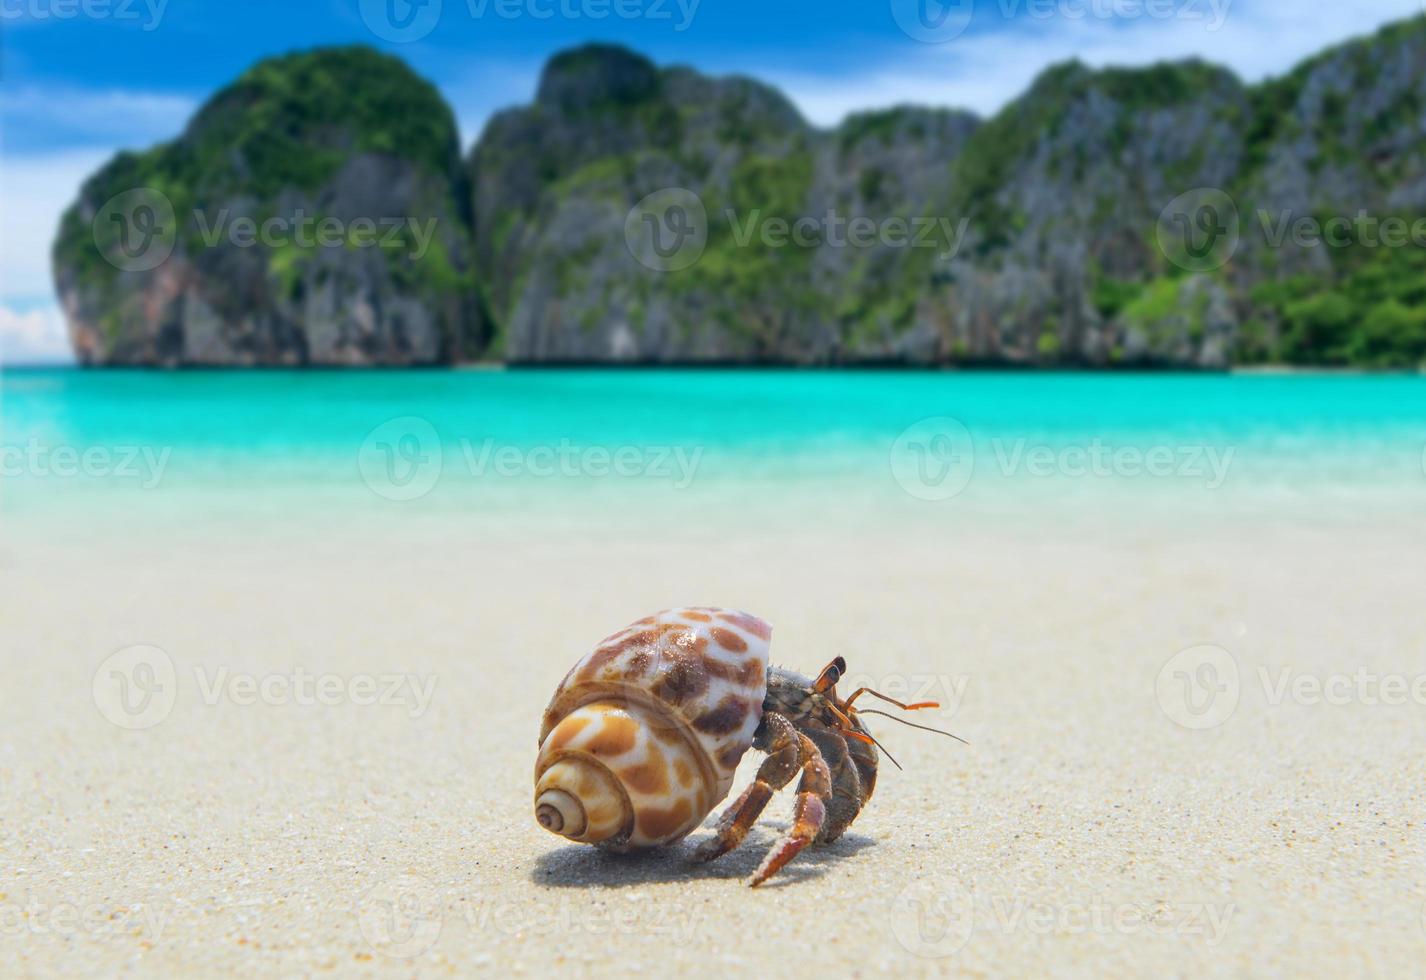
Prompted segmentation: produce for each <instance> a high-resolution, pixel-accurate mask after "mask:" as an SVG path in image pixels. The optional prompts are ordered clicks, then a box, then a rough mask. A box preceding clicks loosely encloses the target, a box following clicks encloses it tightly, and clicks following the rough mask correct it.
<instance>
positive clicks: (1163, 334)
mask: <svg viewBox="0 0 1426 980" xmlns="http://www.w3.org/2000/svg"><path fill="white" fill-rule="evenodd" d="M135 193H137V194H138V195H139V200H140V204H139V206H138V207H137V208H136V207H135V205H134V198H133V196H132V195H133V194H135ZM126 194H128V195H130V197H129V198H127V199H125V195H126ZM125 200H127V202H128V203H127V204H124V203H123V202H124V201H125ZM116 201H120V202H121V203H120V204H119V205H116V204H115V202H116ZM1424 206H1426V18H1416V19H1413V20H1410V21H1406V22H1403V23H1401V24H1397V25H1394V26H1391V27H1388V28H1386V29H1384V30H1383V31H1381V32H1379V33H1378V34H1377V35H1375V36H1373V37H1370V38H1365V39H1361V40H1358V41H1353V42H1350V43H1347V44H1344V45H1342V46H1340V47H1337V48H1334V49H1332V50H1330V51H1327V52H1325V53H1323V54H1321V55H1319V56H1317V57H1315V58H1313V59H1311V60H1309V61H1308V62H1306V63H1304V64H1302V65H1301V66H1299V67H1298V68H1296V69H1295V70H1293V71H1292V72H1290V73H1289V74H1287V75H1285V76H1283V77H1281V78H1276V79H1272V80H1269V81H1267V82H1264V83H1262V84H1258V85H1245V84H1243V83H1242V82H1241V81H1240V80H1239V79H1238V78H1237V77H1236V76H1234V75H1233V74H1232V73H1230V72H1228V71H1227V70H1225V69H1222V68H1218V67H1215V66H1213V65H1210V64H1206V63H1203V62H1198V61H1190V62H1182V63H1175V64H1162V65H1156V66H1153V67H1149V68H1143V69H1106V70H1091V69H1089V68H1087V67H1085V66H1083V65H1081V64H1079V63H1068V64H1064V65H1059V66H1056V67H1052V68H1050V69H1048V70H1047V71H1046V72H1044V73H1043V74H1042V75H1041V76H1040V77H1039V79H1038V80H1037V81H1036V82H1035V83H1034V84H1033V85H1032V86H1031V88H1030V89H1029V90H1028V91H1027V92H1026V93H1025V94H1023V95H1022V96H1021V97H1019V98H1018V99H1016V100H1015V101H1013V102H1012V103H1010V104H1009V105H1007V106H1006V107H1005V108H1004V109H1003V110H1002V111H1001V112H999V113H998V114H996V115H995V116H994V117H993V118H990V119H984V120H983V119H980V118H977V117H976V116H974V115H972V114H970V113H966V112H960V111H955V110H949V109H933V108H919V107H900V108H893V109H888V110H884V111H875V112H867V113H861V114H857V115H853V116H851V117H849V118H847V119H846V120H844V121H843V122H842V123H841V124H840V125H839V126H837V127H836V128H834V129H819V128H816V127H813V126H812V125H810V124H809V123H807V122H806V121H805V120H804V119H803V118H802V117H801V115H800V114H799V113H798V111H797V110H796V108H795V107H794V106H793V105H792V104H791V103H790V102H789V101H788V100H787V99H786V98H785V97H783V96H782V95H781V94H780V93H778V92H777V91H776V90H774V89H772V88H770V87H768V86H766V85H763V84H760V83H758V82H756V81H753V80H750V79H746V78H712V77H708V76H705V75H702V74H700V73H698V72H696V71H694V70H692V69H690V68H687V67H679V66H671V67H659V66H657V65H655V64H654V63H652V62H651V61H649V60H648V59H647V58H644V57H642V56H641V55H639V54H637V53H634V52H632V51H628V50H626V49H623V48H619V47H613V46H606V45H593V46H587V47H582V48H578V49H575V50H572V51H567V52H564V53H561V54H559V55H556V56H555V57H554V58H552V59H551V60H550V62H549V63H548V65H547V66H546V67H545V70H544V72H543V75H542V77H541V80H540V84H539V89H538V92H537V95H536V98H535V101H534V103H533V104H531V105H529V106H526V107H520V108H515V109H511V110H507V111H505V112H502V113H499V114H497V115H496V116H495V117H493V118H492V119H491V120H490V121H489V123H488V124H487V126H486V128H485V131H484V132H483V133H482V134H481V136H480V138H479V140H478V141H477V143H476V145H475V146H474V147H473V148H472V149H471V151H470V152H469V154H468V155H467V156H466V157H465V158H464V159H462V158H461V156H460V153H459V147H458V138H457V132H456V126H455V122H454V116H453V114H452V112H451V110H450V108H449V107H448V106H447V105H446V104H445V102H444V101H443V99H442V98H441V96H440V95H439V93H438V92H437V90H436V89H435V88H434V87H433V86H432V85H430V84H429V83H427V82H425V81H424V80H422V79H421V78H420V77H419V76H417V75H416V74H415V73H413V72H412V71H411V69H410V68H409V67H407V66H406V65H405V64H404V63H403V62H401V61H400V60H398V59H395V58H393V57H390V56H387V55H382V54H378V53H376V52H374V51H372V50H369V49H366V48H361V47H350V48H335V49H319V50H315V51H310V52H304V53H298V54H292V55H288V56H285V57H281V58H275V59H271V60H268V61H264V62H262V63H260V64H258V65H256V66H255V67H253V68H252V69H251V70H249V71H248V72H247V73H246V74H244V75H243V76H242V77H241V78H239V79H238V80H237V81H236V82H234V83H233V84H232V85H231V86H229V87H228V88H226V89H224V90H222V91H220V92H219V93H217V94H216V95H215V96H213V98H212V99H210V100H209V101H208V103H207V104H205V105H204V106H203V107H202V108H201V109H200V110H199V111H198V113H197V114H196V115H195V117H194V118H193V120H192V121H191V122H190V123H189V125H188V127H187V128H186V130H185V131H184V132H183V133H182V134H181V135H180V136H178V138H176V139H175V140H174V141H172V142H170V143H166V144H163V145H161V146H158V147H155V148H153V149H150V150H148V151H145V152H141V153H124V154H120V155H119V156H118V157H116V158H115V159H114V160H113V161H111V162H110V163H109V164H108V165H107V166H105V167H104V168H103V169H102V170H101V171H100V172H99V173H97V174H95V175H94V176H93V177H91V178H90V179H89V180H88V181H87V182H86V183H85V185H84V187H83V189H82V190H81V192H80V195H79V199H78V201H76V202H75V204H74V205H73V206H72V207H71V208H70V209H69V211H68V212H67V213H66V214H65V216H64V218H63V221H62V224H61V228H60V230H59V235H58V239H57V241H56V244H55V248H54V269H55V281H56V286H57V289H58V292H59V295H60V299H61V302H62V305H63V308H64V310H65V313H66V315H67V317H68V320H69V327H70V332H71V336H72V338H73V342H74V346H75V350H76V352H77V354H78V356H79V358H80V360H81V362H82V363H85V364H93V365H164V366H181V365H233V366H240V365H294V366H296V365H314V366H315V365H437V364H453V363H459V362H462V361H469V360H480V359H490V360H504V361H507V362H510V363H516V364H540V363H641V364H661V363H708V364H715V363H716V364H798V365H819V364H909V365H956V364H965V365H971V364H1015V365H1027V366H1085V367H1113V366H1167V367H1192V368H1223V367H1228V366H1232V365H1240V364H1255V363H1266V362H1285V363H1294V364H1310V365H1362V366H1369V367H1417V366H1419V365H1420V364H1421V363H1422V362H1423V359H1426V285H1423V283H1426V278H1423V273H1426V222H1423V215H1426V207H1424ZM170 207H171V209H172V217H171V220H169V221H167V225H168V226H169V227H163V226H164V224H165V222H164V220H163V219H167V218H169V214H168V211H167V209H168V208H170ZM140 214H143V215H144V217H145V221H146V222H147V223H148V228H147V230H145V227H143V225H144V222H141V221H139V220H138V217H139V215H140ZM675 218H676V219H677V220H676V221H675V220H674V219H675ZM141 232H142V233H144V234H145V235H146V241H147V244H148V245H149V246H151V247H150V248H149V250H148V252H149V253H151V252H152V246H153V245H154V241H156V242H157V245H158V246H159V248H160V252H159V260H158V261H153V259H152V258H151V257H150V254H148V253H145V250H144V249H143V248H138V249H137V251H136V247H137V246H136V245H135V242H134V241H133V239H134V237H135V235H136V234H138V233H141ZM665 232H668V233H674V232H677V233H678V238H679V241H678V242H677V243H676V244H677V248H676V249H674V250H673V251H668V250H666V249H661V248H659V243H660V241H661V239H660V238H659V236H661V235H662V234H663V233H665ZM165 235H166V236H167V237H164V236H165ZM643 235H648V236H653V240H652V242H651V243H652V250H650V248H649V247H648V246H650V241H642V240H641V237H640V236H643ZM138 244H139V245H143V244H145V243H144V242H139V243H138Z"/></svg>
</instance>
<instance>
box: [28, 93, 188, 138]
mask: <svg viewBox="0 0 1426 980" xmlns="http://www.w3.org/2000/svg"><path fill="white" fill-rule="evenodd" d="M196 108H197V102H196V101H195V100H194V99H192V98H190V97H188V96H186V95H175V94H172V93H167V92H137V91H130V90H126V89H87V88H78V87H74V86H58V87H57V86H39V85H25V86H21V87H19V88H8V89H6V90H5V91H4V92H0V114H3V116H4V119H5V125H6V128H7V129H8V130H9V131H10V132H11V133H15V132H24V133H27V134H28V133H34V134H41V135H43V137H44V138H45V140H46V142H51V143H56V144H58V143H64V144H69V145H73V144H75V143H83V144H93V143H110V142H113V143H115V144H116V145H117V144H119V143H122V144H124V145H125V146H128V147H131V148H133V149H143V148H145V147H147V146H150V145H152V144H153V143H158V142H161V141H163V140H167V139H172V138H173V137H175V136H177V135H178V134H179V133H180V132H181V131H182V129H183V125H184V123H185V122H187V121H188V118H189V117H190V116H191V115H193V112H194V110H195V109H196Z"/></svg>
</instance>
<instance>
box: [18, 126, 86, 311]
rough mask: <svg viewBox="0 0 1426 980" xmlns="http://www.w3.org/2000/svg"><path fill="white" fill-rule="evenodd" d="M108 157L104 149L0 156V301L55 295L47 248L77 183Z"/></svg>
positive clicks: (82, 180) (74, 193)
mask: <svg viewBox="0 0 1426 980" xmlns="http://www.w3.org/2000/svg"><path fill="white" fill-rule="evenodd" d="M112 154H113V151H112V150H108V149H102V150H101V149H91V150H72V151H65V152H62V153H52V154H40V155H34V156H22V157H0V302H15V301H24V302H32V301H35V300H39V299H42V298H49V297H51V296H53V294H54V288H53V285H52V283H51V280H50V246H51V245H52V244H53V243H54V236H55V232H56V230H58V228H59V217H60V215H61V214H62V213H63V212H64V209H65V208H67V207H68V206H69V205H70V204H71V203H73V202H74V199H75V197H76V196H77V195H78V194H79V185H80V184H82V183H83V182H84V178H86V177H88V176H89V175H90V174H92V173H93V172H94V171H95V170H96V169H98V168H99V166H100V165H101V164H103V163H104V162H105V161H106V160H108V159H109V157H110V156H111V155H112Z"/></svg>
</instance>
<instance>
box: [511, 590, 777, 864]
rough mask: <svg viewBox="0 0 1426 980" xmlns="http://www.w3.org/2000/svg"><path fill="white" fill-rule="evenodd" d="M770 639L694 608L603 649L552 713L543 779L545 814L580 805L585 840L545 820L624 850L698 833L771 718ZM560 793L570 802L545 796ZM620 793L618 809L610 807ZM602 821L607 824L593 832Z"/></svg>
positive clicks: (756, 623) (729, 617)
mask: <svg viewBox="0 0 1426 980" xmlns="http://www.w3.org/2000/svg"><path fill="white" fill-rule="evenodd" d="M771 637H772V629H771V627H769V626H768V624H767V623H765V622H763V621H762V620H761V619H759V618H757V617H756V616H751V615H749V614H747V613H742V612H736V611H733V610H727V609H714V608H707V607H688V608H678V609H668V610H664V611H663V612H660V613H656V614H654V615H652V616H646V617H644V618H643V619H640V620H638V621H636V622H634V623H632V624H630V625H629V626H627V627H626V628H624V629H622V630H620V631H619V632H617V633H615V634H613V635H612V636H609V637H607V638H605V639H604V640H603V641H601V642H600V643H599V645H598V646H596V647H595V648H594V649H593V650H592V651H590V652H589V653H588V654H587V655H586V656H584V657H583V658H582V659H581V660H580V661H579V662H578V663H576V664H575V665H574V668H573V669H572V670H570V672H569V673H568V674H567V675H566V676H565V679H564V681H563V682H561V684H560V686H559V688H558V689H557V690H556V691H555V694H554V697H553V698H552V699H551V700H550V704H549V707H548V708H546V709H545V714H544V720H543V724H542V725H541V728H540V756H539V760H538V761H537V763H536V772H535V777H536V796H537V806H538V803H539V801H540V800H542V799H556V798H557V799H558V800H560V801H564V802H567V801H568V798H570V797H577V798H579V799H580V800H581V801H583V802H582V807H583V809H582V810H579V809H576V810H575V814H576V815H575V816H574V817H573V818H571V819H572V821H573V822H574V823H576V824H577V825H578V826H579V827H580V828H582V833H583V834H584V836H574V835H571V834H569V833H567V832H566V831H564V830H560V829H559V828H557V827H554V826H550V824H549V823H547V822H546V818H545V817H544V816H540V822H541V823H542V824H544V825H545V826H547V827H549V829H551V830H555V832H557V833H565V835H566V836H571V837H572V839H576V840H589V841H590V842H593V843H605V844H607V845H609V846H615V847H619V848H621V849H627V848H633V847H648V846H654V845H656V844H663V843H668V842H669V841H670V840H676V839H678V838H679V837H682V836H683V835H684V834H687V833H688V832H689V831H690V830H692V829H693V828H694V827H697V826H698V824H700V823H701V822H702V821H703V818H704V817H705V816H707V814H708V813H709V812H711V811H712V809H713V807H714V806H716V805H717V803H718V802H719V801H720V800H722V799H723V798H724V797H725V796H727V794H728V790H729V789H730V788H731V786H732V782H733V775H734V772H735V771H736V769H737V767H738V762H739V760H740V759H741V758H742V756H743V754H744V753H745V752H746V751H747V750H748V747H749V746H750V745H752V741H753V734H754V732H756V731H757V728H758V724H759V723H760V722H761V721H762V706H763V696H764V694H765V693H766V689H767V668H768V648H769V645H770V640H771ZM561 762H565V763H570V764H569V765H565V766H558V765H557V764H559V763H561ZM573 763H579V765H580V767H574V766H573ZM581 767H582V768H581ZM566 770H568V771H566ZM611 776H612V781H613V783H615V784H617V785H610V782H611V780H610V777H611ZM556 782H558V783H559V784H560V785H559V786H556V785H554V784H555V783H556ZM551 790H557V791H559V792H560V793H561V794H567V795H561V796H558V797H546V796H542V794H544V793H546V792H549V791H551ZM616 797H617V798H618V801H619V805H617V806H616V805H615V804H613V803H610V802H609V801H610V800H611V799H613V798H616ZM561 805H563V802H562V804H561ZM571 806H572V804H571ZM615 810H619V813H617V814H616V813H614V812H613V811H615ZM621 820H622V821H623V823H622V824H621V825H620V828H621V829H619V830H617V831H614V830H610V828H611V827H612V826H613V825H614V824H616V823H619V822H620V821H621ZM601 821H604V822H606V823H607V824H608V825H609V826H607V827H604V828H603V829H600V828H596V827H594V825H595V824H598V823H600V822H601ZM555 822H556V823H560V825H561V826H563V822H562V819H559V818H556V819H555ZM601 835H607V836H603V837H601Z"/></svg>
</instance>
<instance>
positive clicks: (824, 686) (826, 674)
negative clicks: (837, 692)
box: [812, 657, 847, 694]
mask: <svg viewBox="0 0 1426 980" xmlns="http://www.w3.org/2000/svg"><path fill="white" fill-rule="evenodd" d="M846 672H847V662H846V661H845V660H843V659H842V658H841V657H837V658H836V659H835V660H833V661H832V662H831V663H829V664H828V665H827V666H825V667H823V668H822V673H820V674H818V675H817V680H815V681H813V683H812V690H814V691H816V692H817V693H818V694H825V693H826V692H828V691H830V690H831V689H832V688H834V687H836V686H837V681H839V680H841V679H842V675H843V674H845V673H846Z"/></svg>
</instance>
